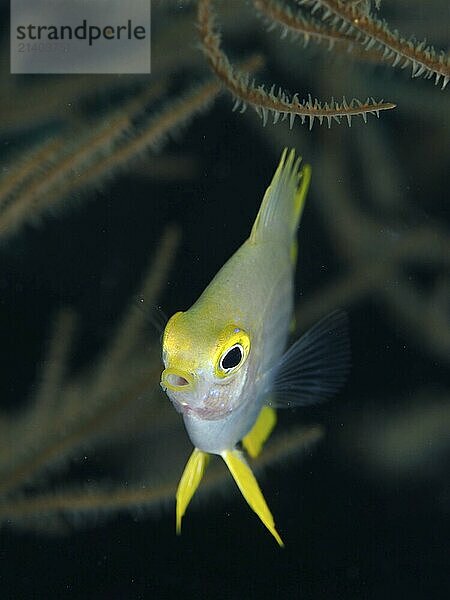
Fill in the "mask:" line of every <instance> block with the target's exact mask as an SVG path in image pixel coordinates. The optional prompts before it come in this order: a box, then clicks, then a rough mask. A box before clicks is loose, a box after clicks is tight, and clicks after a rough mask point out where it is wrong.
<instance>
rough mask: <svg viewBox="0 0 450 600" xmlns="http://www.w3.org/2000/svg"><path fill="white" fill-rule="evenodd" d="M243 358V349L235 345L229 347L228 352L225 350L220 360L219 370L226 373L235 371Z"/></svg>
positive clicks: (239, 345)
mask: <svg viewBox="0 0 450 600" xmlns="http://www.w3.org/2000/svg"><path fill="white" fill-rule="evenodd" d="M243 357H244V348H243V347H242V346H241V344H235V345H234V346H231V348H230V349H229V350H227V351H226V352H225V353H224V354H222V357H221V359H220V363H219V364H220V368H221V369H222V370H223V371H225V372H227V371H230V370H231V369H235V368H236V367H238V366H239V365H240V364H241V361H242V359H243Z"/></svg>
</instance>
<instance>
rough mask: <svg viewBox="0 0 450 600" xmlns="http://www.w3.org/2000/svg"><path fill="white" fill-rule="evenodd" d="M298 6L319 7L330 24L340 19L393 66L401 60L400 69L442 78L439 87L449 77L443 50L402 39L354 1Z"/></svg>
mask: <svg viewBox="0 0 450 600" xmlns="http://www.w3.org/2000/svg"><path fill="white" fill-rule="evenodd" d="M298 3H299V4H300V5H308V6H312V7H313V8H312V11H313V12H315V11H316V10H317V9H319V8H320V9H322V10H323V11H324V13H323V19H324V20H329V19H332V23H333V26H336V25H337V24H338V23H339V22H341V24H342V23H343V24H345V25H346V29H345V31H346V33H348V34H352V33H357V34H359V35H358V39H359V41H360V42H361V43H362V44H363V46H364V47H365V48H367V49H368V50H370V49H371V48H372V47H374V46H376V45H378V47H379V48H381V49H382V50H383V54H384V57H385V58H386V59H388V60H392V66H396V65H397V64H400V63H401V66H402V68H405V67H407V66H408V65H411V69H412V77H420V76H422V75H423V76H424V77H426V78H428V79H429V78H431V77H433V76H434V77H435V82H436V84H438V83H439V81H440V80H441V78H442V89H444V88H445V87H446V85H447V83H448V82H449V79H450V58H449V57H448V56H446V55H445V54H444V52H436V50H434V48H433V47H431V46H428V45H427V44H426V42H424V41H422V42H416V41H415V40H412V39H409V40H407V39H405V38H404V37H402V36H401V35H400V34H399V32H398V31H395V30H391V29H389V26H388V24H387V23H386V21H384V20H381V19H377V18H375V17H372V16H371V15H369V14H368V13H366V12H363V11H361V9H360V8H359V7H358V6H357V4H355V3H353V2H343V1H342V0H298Z"/></svg>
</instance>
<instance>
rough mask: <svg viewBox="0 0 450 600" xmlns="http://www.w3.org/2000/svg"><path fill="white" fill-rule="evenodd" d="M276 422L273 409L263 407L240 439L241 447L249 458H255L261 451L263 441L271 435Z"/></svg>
mask: <svg viewBox="0 0 450 600" xmlns="http://www.w3.org/2000/svg"><path fill="white" fill-rule="evenodd" d="M276 422H277V414H276V412H275V409H273V408H271V407H270V406H263V407H262V409H261V412H260V413H259V415H258V418H257V419H256V422H255V424H254V425H253V427H252V428H251V429H250V431H249V432H248V433H247V435H246V436H245V437H244V438H243V439H242V445H243V446H244V448H245V450H246V451H247V452H248V454H249V456H251V457H252V458H256V457H257V456H258V455H259V453H260V452H261V450H262V447H263V445H264V443H265V441H266V440H267V439H268V437H269V435H270V434H271V433H272V431H273V428H274V427H275V425H276Z"/></svg>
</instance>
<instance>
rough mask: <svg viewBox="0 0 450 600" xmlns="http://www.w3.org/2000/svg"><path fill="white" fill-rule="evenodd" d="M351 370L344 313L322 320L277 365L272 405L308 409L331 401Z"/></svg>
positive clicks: (331, 315) (335, 313)
mask: <svg viewBox="0 0 450 600" xmlns="http://www.w3.org/2000/svg"><path fill="white" fill-rule="evenodd" d="M349 370H350V341H349V335H348V319H347V315H346V313H345V312H342V311H335V312H333V313H331V314H330V315H328V316H326V317H325V318H323V319H322V320H321V321H319V322H318V323H317V324H316V325H314V326H313V327H312V328H311V329H310V330H309V331H307V332H306V333H305V334H304V335H303V336H302V337H301V338H300V339H299V340H297V341H296V342H295V344H293V346H291V347H290V348H289V350H288V351H287V352H286V353H285V354H284V355H283V356H282V358H281V360H280V363H279V364H278V365H277V371H276V375H275V378H274V381H273V386H272V393H273V395H274V396H275V401H274V402H270V403H269V404H270V405H275V406H280V407H286V406H305V405H308V404H315V403H316V402H322V401H324V400H328V399H329V398H331V396H333V395H334V394H335V393H336V392H337V391H338V390H339V389H340V388H341V387H342V386H343V385H344V383H345V380H346V378H347V374H348V372H349Z"/></svg>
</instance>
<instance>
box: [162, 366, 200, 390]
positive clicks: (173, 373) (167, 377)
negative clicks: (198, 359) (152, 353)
mask: <svg viewBox="0 0 450 600" xmlns="http://www.w3.org/2000/svg"><path fill="white" fill-rule="evenodd" d="M193 383H194V378H193V376H192V374H191V373H188V372H187V371H182V370H181V369H171V368H167V369H164V371H163V372H162V374H161V383H160V385H161V387H162V388H163V390H164V391H167V390H170V391H171V392H187V391H189V390H191V389H192V387H193Z"/></svg>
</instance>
